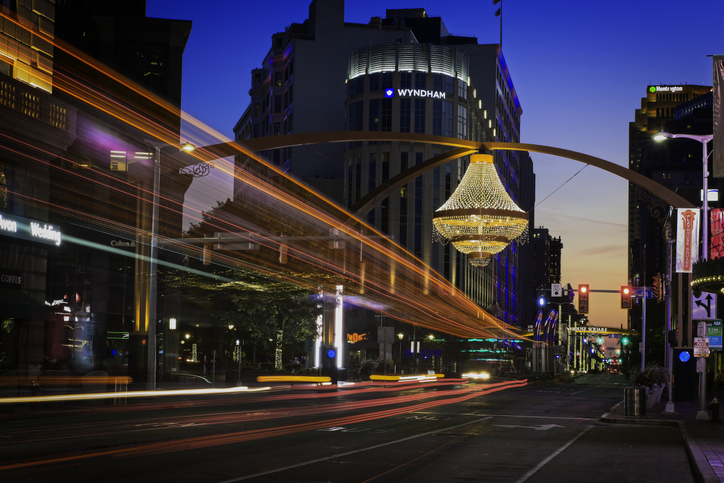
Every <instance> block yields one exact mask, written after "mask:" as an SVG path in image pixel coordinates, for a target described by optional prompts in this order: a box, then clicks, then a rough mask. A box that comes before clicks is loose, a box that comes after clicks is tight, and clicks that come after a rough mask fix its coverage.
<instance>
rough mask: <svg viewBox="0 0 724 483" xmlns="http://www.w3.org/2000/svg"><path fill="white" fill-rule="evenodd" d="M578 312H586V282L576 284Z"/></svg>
mask: <svg viewBox="0 0 724 483" xmlns="http://www.w3.org/2000/svg"><path fill="white" fill-rule="evenodd" d="M578 313H579V314H587V313H588V284H581V285H579V286H578Z"/></svg>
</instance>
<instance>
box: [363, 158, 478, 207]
mask: <svg viewBox="0 0 724 483" xmlns="http://www.w3.org/2000/svg"><path fill="white" fill-rule="evenodd" d="M477 152H478V150H477V149H470V148H457V149H453V150H452V151H448V152H446V153H443V154H440V155H438V156H434V157H432V158H430V159H428V160H427V161H425V162H422V163H420V164H418V165H415V167H414V168H410V169H406V170H405V171H403V172H401V173H399V174H397V175H396V176H393V177H392V178H390V179H388V180H387V181H384V182H382V184H381V185H380V186H378V187H377V188H375V189H373V190H372V191H370V192H369V193H367V194H366V195H364V196H363V197H362V198H360V199H359V200H358V201H357V203H355V204H354V205H352V207H351V208H350V211H351V212H352V213H354V214H356V215H357V216H364V215H365V214H367V213H368V212H369V211H370V210H372V209H373V208H374V207H375V206H377V205H379V204H380V203H382V202H383V201H384V199H385V198H387V197H388V196H389V195H390V193H392V192H394V191H395V190H397V189H399V188H400V187H401V186H404V185H406V184H407V183H409V182H410V181H412V180H414V179H415V178H417V177H418V176H420V174H422V173H424V172H426V171H430V170H432V169H435V168H437V167H438V166H442V165H443V164H446V163H448V162H450V161H452V160H453V159H457V158H461V157H463V156H466V155H468V154H475V153H477Z"/></svg>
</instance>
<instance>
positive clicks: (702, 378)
mask: <svg viewBox="0 0 724 483" xmlns="http://www.w3.org/2000/svg"><path fill="white" fill-rule="evenodd" d="M677 138H685V139H693V140H694V141H699V142H700V143H701V149H702V153H701V164H702V171H703V183H702V193H703V196H702V201H703V204H702V211H703V215H702V217H701V218H702V229H701V237H702V243H701V251H702V254H701V259H702V260H708V259H709V153H708V149H707V146H708V145H709V141H711V140H713V139H714V135H713V134H671V133H668V132H664V131H661V132H658V133H656V134H655V135H654V140H655V141H663V140H665V139H677ZM669 330H671V318H670V317H667V320H666V333H667V334H668V333H669ZM673 351H674V349H673V347H671V346H669V357H668V359H669V384H668V385H669V401H668V402H667V403H666V411H665V412H674V404H673V397H672V396H673V388H672V386H671V380H672V377H671V375H672V371H673V363H672V358H673ZM696 419H709V416H708V414H707V412H706V374H705V373H704V372H701V373H699V409H698V411H697V414H696Z"/></svg>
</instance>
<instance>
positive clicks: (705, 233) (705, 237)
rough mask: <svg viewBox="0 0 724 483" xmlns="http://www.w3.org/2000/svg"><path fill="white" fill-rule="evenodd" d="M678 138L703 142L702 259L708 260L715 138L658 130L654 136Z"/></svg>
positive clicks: (660, 139)
mask: <svg viewBox="0 0 724 483" xmlns="http://www.w3.org/2000/svg"><path fill="white" fill-rule="evenodd" d="M678 138H685V139H693V140H694V141H699V142H700V143H701V149H702V160H701V162H702V174H703V186H702V191H703V196H702V198H703V206H702V211H703V215H702V217H701V218H702V221H703V223H702V229H701V236H702V243H701V252H702V253H701V258H702V260H708V259H709V153H708V149H707V146H708V145H709V141H711V140H712V139H714V135H713V134H671V133H668V132H663V131H661V132H658V133H656V135H655V136H654V140H656V141H663V140H665V139H678Z"/></svg>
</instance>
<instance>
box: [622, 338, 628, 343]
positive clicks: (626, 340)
mask: <svg viewBox="0 0 724 483" xmlns="http://www.w3.org/2000/svg"><path fill="white" fill-rule="evenodd" d="M621 344H623V345H626V344H628V337H624V338H623V339H621Z"/></svg>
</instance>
